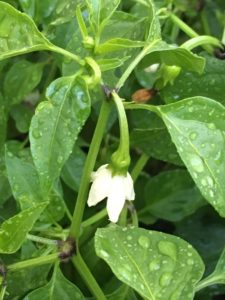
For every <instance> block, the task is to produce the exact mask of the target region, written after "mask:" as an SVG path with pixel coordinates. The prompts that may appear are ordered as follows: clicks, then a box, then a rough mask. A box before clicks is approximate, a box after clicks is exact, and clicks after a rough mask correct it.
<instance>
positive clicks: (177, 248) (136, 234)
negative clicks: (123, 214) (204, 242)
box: [95, 226, 204, 300]
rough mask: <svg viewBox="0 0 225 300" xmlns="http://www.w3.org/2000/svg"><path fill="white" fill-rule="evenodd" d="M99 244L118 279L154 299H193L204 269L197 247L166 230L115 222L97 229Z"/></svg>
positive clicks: (96, 239) (98, 253)
mask: <svg viewBox="0 0 225 300" xmlns="http://www.w3.org/2000/svg"><path fill="white" fill-rule="evenodd" d="M95 247H96V252H97V255H98V256H100V257H101V258H102V259H104V260H105V261H106V262H107V263H108V264H109V266H110V267H111V269H112V271H113V273H114V274H115V275H116V276H117V277H118V279H120V280H121V281H122V282H124V283H126V284H127V285H129V286H131V287H132V288H133V289H135V290H136V291H137V292H138V293H139V294H140V295H141V296H142V297H144V298H146V299H150V300H156V299H157V300H158V299H174V300H175V299H176V300H177V299H185V300H188V299H193V297H194V287H195V285H196V283H197V282H198V281H199V280H200V279H201V277H202V275H203V272H204V264H203V262H202V260H201V258H200V256H199V255H198V253H197V252H196V251H195V250H194V249H193V247H192V246H191V245H190V244H188V243H187V242H185V241H184V240H182V239H180V238H178V237H175V236H172V235H168V234H165V233H160V232H156V231H147V230H145V229H141V228H135V227H132V228H129V227H128V228H121V227H118V226H116V227H115V226H112V227H109V228H102V229H98V230H97V233H96V235H95Z"/></svg>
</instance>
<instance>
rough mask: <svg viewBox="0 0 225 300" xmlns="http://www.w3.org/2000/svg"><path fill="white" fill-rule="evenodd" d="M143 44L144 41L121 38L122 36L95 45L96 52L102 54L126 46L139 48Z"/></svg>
mask: <svg viewBox="0 0 225 300" xmlns="http://www.w3.org/2000/svg"><path fill="white" fill-rule="evenodd" d="M144 45H145V42H142V41H132V40H129V39H122V38H114V39H110V40H108V41H106V42H105V43H103V44H100V45H98V46H97V47H96V53H97V54H104V53H109V52H113V51H118V50H121V49H126V48H128V49H129V48H139V47H143V46H144Z"/></svg>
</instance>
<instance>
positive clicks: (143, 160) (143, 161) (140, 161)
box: [131, 153, 149, 182]
mask: <svg viewBox="0 0 225 300" xmlns="http://www.w3.org/2000/svg"><path fill="white" fill-rule="evenodd" d="M148 160H149V156H148V155H147V154H145V153H142V154H141V156H140V157H139V159H138V161H137V162H136V164H135V166H134V168H133V169H132V171H131V177H132V178H133V181H134V182H135V181H136V179H137V178H138V176H139V175H140V173H141V171H142V170H143V168H144V166H145V165H146V163H147V161H148Z"/></svg>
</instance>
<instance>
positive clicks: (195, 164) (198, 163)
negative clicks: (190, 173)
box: [190, 155, 204, 173]
mask: <svg viewBox="0 0 225 300" xmlns="http://www.w3.org/2000/svg"><path fill="white" fill-rule="evenodd" d="M190 163H191V165H192V168H193V169H194V171H196V172H198V173H201V172H203V171H204V165H203V162H202V160H201V158H200V157H199V156H197V155H192V156H191V158H190Z"/></svg>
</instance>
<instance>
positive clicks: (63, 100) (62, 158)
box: [30, 76, 90, 190]
mask: <svg viewBox="0 0 225 300" xmlns="http://www.w3.org/2000/svg"><path fill="white" fill-rule="evenodd" d="M46 96H47V98H48V100H47V101H44V102H41V103H40V104H39V106H38V107H37V109H36V113H35V116H34V117H33V118H32V122H31V128H30V142H31V152H32V155H33V159H34V163H35V166H36V168H37V170H38V173H39V176H40V180H41V184H42V186H43V187H44V188H46V190H48V189H49V188H50V187H51V185H52V183H53V181H54V180H55V179H56V178H57V177H58V176H59V174H60V171H61V169H62V166H63V165H64V163H65V162H66V160H67V159H68V157H69V155H70V154H71V152H72V149H73V146H74V142H75V141H76V139H77V136H78V134H79V132H80V130H81V128H82V126H83V125H84V123H85V121H86V119H87V117H88V115H89V112H90V99H89V94H88V91H87V87H86V84H85V82H84V81H83V80H82V79H81V78H78V77H74V76H71V77H62V78H58V79H57V80H55V81H54V82H53V83H51V84H50V86H49V87H48V89H47V92H46Z"/></svg>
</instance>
